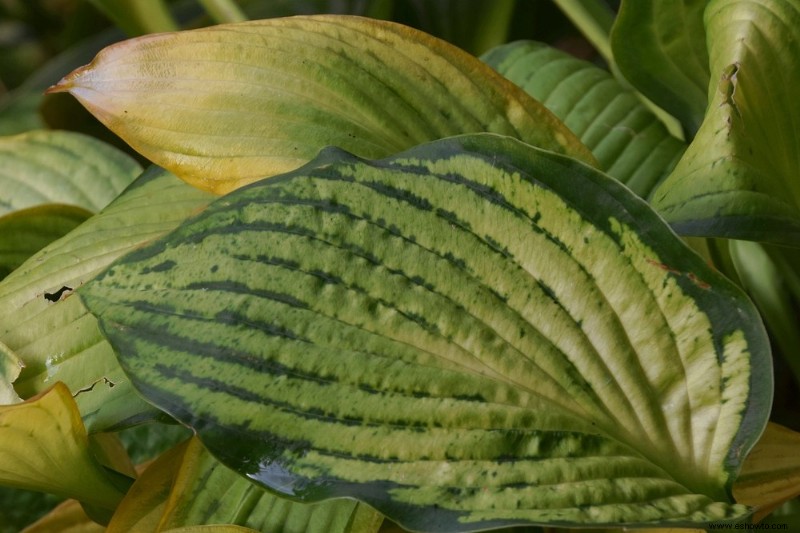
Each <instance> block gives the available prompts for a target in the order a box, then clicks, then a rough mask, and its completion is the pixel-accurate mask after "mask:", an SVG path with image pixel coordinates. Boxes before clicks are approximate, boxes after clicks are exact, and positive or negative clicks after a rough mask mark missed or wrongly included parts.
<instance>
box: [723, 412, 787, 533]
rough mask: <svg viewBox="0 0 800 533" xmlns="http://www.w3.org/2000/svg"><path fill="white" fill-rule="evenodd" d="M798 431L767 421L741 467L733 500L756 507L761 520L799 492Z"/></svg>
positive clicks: (756, 516) (757, 518)
mask: <svg viewBox="0 0 800 533" xmlns="http://www.w3.org/2000/svg"><path fill="white" fill-rule="evenodd" d="M799 446H800V433H797V432H796V431H791V430H790V429H788V428H785V427H783V426H779V425H778V424H769V425H768V426H767V429H766V431H765V432H764V435H763V436H762V437H761V440H759V442H758V444H756V447H755V448H754V449H753V451H752V453H750V455H748V457H747V460H746V461H745V463H744V467H743V468H742V475H741V477H740V478H739V480H738V481H737V482H736V486H735V487H734V495H735V496H736V500H737V501H739V502H742V503H746V504H747V505H750V506H752V507H755V508H756V509H757V511H756V515H755V519H756V520H761V519H762V518H764V517H765V516H766V515H768V514H769V513H771V512H772V511H774V510H775V508H776V507H778V506H779V505H780V504H782V503H784V502H786V501H788V500H790V499H792V498H797V497H798V496H800V457H798V454H797V449H798V447H799Z"/></svg>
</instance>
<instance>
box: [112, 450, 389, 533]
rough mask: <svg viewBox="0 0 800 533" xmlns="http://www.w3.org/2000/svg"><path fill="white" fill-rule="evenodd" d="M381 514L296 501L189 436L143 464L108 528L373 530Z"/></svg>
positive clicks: (345, 504) (348, 503) (341, 504)
mask: <svg viewBox="0 0 800 533" xmlns="http://www.w3.org/2000/svg"><path fill="white" fill-rule="evenodd" d="M382 521H383V517H382V516H381V515H380V514H378V513H376V512H375V511H373V510H372V509H370V508H369V507H367V506H365V505H363V504H358V503H357V502H355V501H352V500H338V501H331V502H325V503H319V504H300V503H295V502H291V501H289V500H286V499H283V498H280V497H277V496H275V495H274V494H272V493H270V492H267V491H266V490H264V489H263V488H260V487H258V486H257V485H255V484H254V483H252V482H251V481H248V480H247V479H245V478H243V477H241V476H239V475H238V474H237V473H235V472H234V471H232V470H230V469H228V468H226V467H225V466H224V465H222V464H220V463H219V461H217V460H216V459H214V458H213V457H212V456H211V454H209V453H208V452H207V451H206V450H205V449H204V448H203V445H202V444H201V443H200V442H199V440H197V438H193V439H191V440H190V441H188V442H186V443H184V444H182V445H181V446H179V447H177V448H176V449H173V450H170V451H169V452H167V453H166V454H164V455H162V456H160V457H159V458H158V459H157V460H156V461H154V462H153V463H152V464H151V465H150V466H148V467H147V469H146V470H145V472H144V473H143V474H142V476H141V477H140V478H139V479H138V480H137V482H136V484H135V485H134V486H133V487H132V488H131V491H130V493H129V494H128V496H127V497H126V499H125V500H123V502H122V503H121V504H120V506H119V509H118V511H117V513H116V515H115V516H114V519H113V520H112V522H111V523H110V524H109V529H108V533H127V532H128V531H144V530H147V531H152V532H153V533H158V532H161V531H167V530H172V529H173V528H178V527H186V526H194V525H202V524H232V525H240V526H246V527H250V528H253V529H254V530H257V531H263V532H265V533H274V532H283V533H370V532H371V533H374V532H376V531H377V530H378V528H379V527H380V524H381V522H382Z"/></svg>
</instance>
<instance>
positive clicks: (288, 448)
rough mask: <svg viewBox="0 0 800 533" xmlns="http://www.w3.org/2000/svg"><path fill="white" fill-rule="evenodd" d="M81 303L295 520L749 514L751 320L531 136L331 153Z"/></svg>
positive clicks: (753, 388)
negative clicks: (309, 515)
mask: <svg viewBox="0 0 800 533" xmlns="http://www.w3.org/2000/svg"><path fill="white" fill-rule="evenodd" d="M80 294H81V295H82V297H83V299H84V300H85V302H86V304H87V306H88V307H89V309H90V310H91V311H92V312H93V313H95V314H96V315H97V316H98V317H99V319H100V323H101V327H102V328H103V330H104V332H105V334H106V335H107V336H108V338H109V340H110V342H111V343H112V345H113V346H114V348H115V349H116V350H117V352H118V355H119V357H120V360H121V363H122V365H123V368H124V369H125V371H126V372H128V373H129V374H130V376H131V379H132V381H133V383H134V385H135V386H136V387H137V388H138V390H139V391H140V392H141V393H142V394H144V395H145V396H146V397H147V398H148V400H150V401H151V402H153V403H154V404H156V405H157V406H159V407H161V408H162V409H164V410H166V411H168V412H169V413H171V414H173V415H174V416H175V417H177V418H178V419H180V420H181V421H183V422H185V423H187V424H189V425H191V426H193V427H194V428H195V429H196V430H197V432H198V433H199V435H200V437H201V439H202V440H203V442H204V443H205V444H206V446H207V447H208V449H209V450H210V451H212V453H214V454H215V455H217V456H218V457H219V458H220V459H221V460H222V461H223V462H225V463H226V464H228V465H230V466H232V467H233V468H235V469H237V470H239V471H240V472H242V473H243V474H246V475H247V476H249V477H251V478H252V479H254V480H257V481H259V482H261V483H264V484H266V485H268V486H270V487H272V488H274V489H276V490H279V491H281V492H284V493H286V494H289V495H292V496H294V497H297V498H301V499H306V500H318V499H324V498H329V497H337V496H352V497H356V498H359V499H362V500H365V501H366V502H368V503H369V504H370V505H372V506H374V507H376V508H377V509H378V510H380V511H382V512H384V513H385V514H387V515H388V516H389V517H391V518H392V519H394V520H397V521H399V522H401V523H403V524H405V525H406V526H408V527H412V528H416V529H421V530H443V531H453V530H473V529H480V528H486V527H491V526H498V525H506V524H520V523H573V524H584V525H585V524H588V523H594V524H602V523H626V524H630V523H652V522H669V523H678V524H681V523H689V522H703V521H708V520H720V519H726V518H735V517H742V516H744V515H746V514H747V512H748V511H747V508H746V507H744V506H737V505H733V504H730V503H728V502H729V500H730V496H729V491H730V485H731V483H732V482H733V478H734V477H735V474H736V472H737V471H738V469H739V466H740V463H741V460H742V459H743V457H744V455H745V454H746V452H747V451H748V450H749V449H750V448H751V446H752V445H753V443H754V441H755V439H756V438H757V437H758V436H759V434H760V433H761V431H762V430H763V427H764V424H765V422H766V417H767V413H768V409H769V405H770V400H771V367H770V359H769V353H768V347H767V342H766V340H765V335H764V331H763V328H762V326H761V324H760V321H759V319H758V315H757V313H756V311H755V310H754V308H753V306H752V304H750V302H749V300H747V299H746V297H744V296H743V294H742V293H741V292H740V291H739V290H737V289H736V288H735V287H734V286H732V285H731V284H730V283H729V282H727V281H726V280H725V279H723V278H722V277H721V276H719V275H718V274H717V273H715V272H714V271H712V270H711V269H710V268H709V267H708V266H707V265H706V264H705V263H704V262H703V261H702V260H701V259H700V258H699V257H697V256H696V255H694V254H693V253H692V252H691V251H690V250H689V249H688V248H686V247H685V246H684V245H683V244H682V242H681V241H680V240H679V239H677V238H676V237H675V236H674V234H672V233H671V231H670V230H669V228H668V227H667V226H666V225H665V224H664V223H663V222H662V221H661V220H660V219H659V218H658V217H657V216H656V215H655V214H654V213H653V212H652V211H651V210H650V208H649V207H648V206H647V205H646V204H645V203H644V202H643V201H641V200H640V199H638V198H637V197H635V196H634V195H633V194H632V193H631V192H630V191H629V190H628V189H626V188H625V187H624V186H622V185H620V184H619V183H617V182H615V181H614V180H612V179H611V178H609V177H607V176H605V175H603V174H601V173H599V172H597V171H595V170H593V169H591V168H589V167H587V166H585V165H583V164H581V163H578V162H575V161H574V160H570V159H567V158H563V157H561V156H558V155H555V154H552V153H549V152H542V151H539V150H537V149H535V148H532V147H530V146H528V145H526V144H523V143H521V142H519V141H515V140H513V139H510V138H505V137H500V136H494V135H477V136H466V137H459V138H454V139H449V140H442V141H438V142H435V143H431V144H429V145H424V146H421V147H417V148H415V149H413V150H410V151H408V152H405V153H403V154H400V155H398V156H395V157H392V158H390V159H386V160H382V161H377V162H372V163H370V162H366V161H364V160H361V159H358V158H355V157H354V156H351V155H350V154H347V153H344V152H342V151H340V150H338V149H329V150H327V151H326V152H324V153H323V154H321V155H320V156H319V157H318V158H317V159H316V160H315V161H313V162H312V163H310V164H309V165H307V166H306V167H303V168H302V169H299V170H298V171H296V172H294V173H291V174H287V175H285V176H283V177H278V178H275V179H271V180H266V181H262V182H258V183H256V184H253V185H251V186H249V187H245V188H243V189H241V190H239V191H236V192H234V193H232V194H230V195H228V196H226V197H223V198H222V199H220V200H218V201H217V202H215V203H214V204H212V206H210V207H209V209H208V210H207V211H205V213H204V214H202V215H200V216H199V217H198V218H196V219H193V220H191V221H188V222H187V223H186V224H184V225H183V226H181V227H180V228H178V229H177V230H176V231H175V232H174V233H172V234H171V235H169V236H167V237H166V238H165V239H163V240H161V241H158V242H156V243H154V244H152V245H150V246H147V247H145V248H142V249H141V250H138V251H136V252H133V253H132V254H131V255H129V256H127V257H126V258H125V259H123V260H122V261H121V262H120V263H118V264H117V265H114V266H112V267H111V268H110V269H109V270H108V271H106V272H105V273H104V274H102V275H101V276H100V277H98V278H97V279H96V280H94V281H92V282H90V283H88V284H87V285H86V286H84V287H83V288H82V289H81V291H80Z"/></svg>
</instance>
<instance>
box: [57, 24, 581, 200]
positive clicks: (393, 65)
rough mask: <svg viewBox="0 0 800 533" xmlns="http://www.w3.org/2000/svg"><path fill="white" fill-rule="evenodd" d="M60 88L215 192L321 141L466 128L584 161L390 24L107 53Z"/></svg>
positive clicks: (293, 164)
mask: <svg viewBox="0 0 800 533" xmlns="http://www.w3.org/2000/svg"><path fill="white" fill-rule="evenodd" d="M51 91H69V92H70V93H71V94H73V95H74V96H75V97H76V98H78V99H79V100H80V101H81V102H82V103H83V105H84V106H86V108H87V109H89V110H90V111H91V112H92V113H93V114H94V115H95V116H96V117H97V118H98V119H100V120H101V121H102V122H103V123H104V124H106V125H107V126H108V127H109V128H110V129H111V130H113V131H114V132H115V133H117V134H118V135H119V136H120V137H122V138H123V139H124V140H125V141H127V142H128V143H129V144H130V145H131V146H132V147H133V148H135V149H136V150H138V151H139V152H140V153H142V154H143V155H144V156H145V157H147V158H149V159H150V160H151V161H153V162H155V163H157V164H159V165H161V166H163V167H165V168H167V169H169V170H171V171H172V172H174V173H175V174H176V175H178V176H179V177H181V178H183V179H185V180H187V181H189V182H190V183H192V184H194V185H196V186H198V187H201V188H203V189H207V190H211V191H214V192H225V191H229V190H231V189H234V188H236V187H238V186H240V185H242V184H245V183H248V182H252V181H254V180H257V179H260V178H262V177H265V176H272V175H276V174H280V173H283V172H287V171H289V170H293V169H295V168H297V167H299V166H300V165H302V164H304V163H306V162H308V161H309V160H310V159H312V158H313V157H314V156H315V155H316V154H317V152H318V151H319V150H320V149H321V148H323V147H325V146H328V145H333V146H339V147H341V148H343V149H346V150H349V151H351V152H353V153H355V154H358V155H360V156H363V157H385V156H388V155H391V154H394V153H397V152H399V151H401V150H404V149H407V148H410V147H412V146H414V145H417V144H419V143H422V142H426V141H431V140H435V139H439V138H442V137H448V136H451V135H457V134H461V133H469V132H481V131H490V132H494V133H501V134H504V135H511V136H514V137H518V138H520V139H522V140H524V141H525V142H528V143H530V144H534V145H537V146H542V147H543V148H546V149H549V150H554V151H557V152H561V153H567V154H570V155H573V156H575V157H578V158H582V159H584V160H587V161H591V160H592V157H591V154H589V152H588V150H587V149H586V148H585V147H584V146H582V145H581V144H580V142H578V140H577V139H576V138H575V136H574V135H573V134H572V133H571V132H570V131H569V130H568V129H567V128H565V127H564V126H563V124H561V123H560V121H558V120H557V119H556V118H555V117H554V116H553V115H552V114H551V113H550V112H548V111H547V110H546V109H545V108H544V106H542V105H541V104H539V103H537V102H535V101H534V100H532V99H531V98H530V97H529V96H528V95H526V94H525V93H524V92H523V91H522V90H520V89H519V88H518V87H516V86H514V85H513V84H512V83H509V82H508V81H507V80H505V79H504V78H502V77H501V76H498V75H497V73H495V72H494V71H492V70H491V69H490V68H488V67H487V66H486V65H484V64H483V63H481V62H480V61H479V60H477V59H476V58H475V57H473V56H470V55H469V54H467V53H465V52H463V51H461V50H459V49H457V48H455V47H453V46H452V45H449V44H447V43H445V42H443V41H440V40H438V39H435V38H433V37H431V36H429V35H426V34H424V33H422V32H419V31H416V30H413V29H410V28H408V27H405V26H400V25H398V24H394V23H390V22H384V21H378V20H370V19H365V18H359V17H348V16H316V17H291V18H284V19H270V20H263V21H253V22H244V23H239V24H230V25H221V26H216V27H212V28H206V29H200V30H195V31H186V32H178V33H168V34H159V35H148V36H144V37H140V38H137V39H132V40H129V41H125V42H122V43H119V44H117V45H114V46H111V47H109V48H107V49H105V50H104V51H103V52H101V53H100V54H99V55H98V56H97V58H96V59H95V60H94V61H93V62H92V63H91V64H90V65H87V66H86V67H83V68H81V69H78V70H76V71H75V72H73V73H72V74H70V75H69V76H67V77H66V78H64V79H63V80H62V81H61V82H60V83H59V84H58V85H56V86H55V87H53V88H52V89H51Z"/></svg>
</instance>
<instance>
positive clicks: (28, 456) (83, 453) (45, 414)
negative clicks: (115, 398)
mask: <svg viewBox="0 0 800 533" xmlns="http://www.w3.org/2000/svg"><path fill="white" fill-rule="evenodd" d="M0 440H1V441H2V442H3V446H2V447H0V483H2V484H3V485H6V486H12V487H17V488H23V489H30V490H39V491H44V492H50V493H53V494H57V495H60V496H67V497H72V498H76V499H79V500H81V501H83V502H85V503H87V504H89V505H92V506H95V507H98V508H102V509H113V508H114V507H116V505H117V503H119V501H120V500H121V499H122V496H123V494H124V492H125V489H126V488H127V487H120V486H119V484H118V483H119V481H118V480H119V476H117V477H116V478H112V477H111V475H110V473H109V472H108V471H107V470H105V469H104V468H103V467H102V466H101V465H100V463H98V462H97V461H96V460H95V458H94V457H93V456H92V455H91V454H90V452H89V442H88V437H87V435H86V429H85V428H84V427H83V424H82V423H81V419H80V414H79V413H78V409H77V406H76V405H75V401H74V400H73V399H72V396H71V395H70V392H69V390H68V389H67V387H66V386H64V385H63V384H61V383H57V384H56V385H55V386H54V387H53V388H52V389H51V390H50V391H48V392H46V393H44V394H43V395H41V396H38V397H35V398H31V399H30V400H28V401H26V402H23V403H18V404H14V405H5V406H0Z"/></svg>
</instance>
